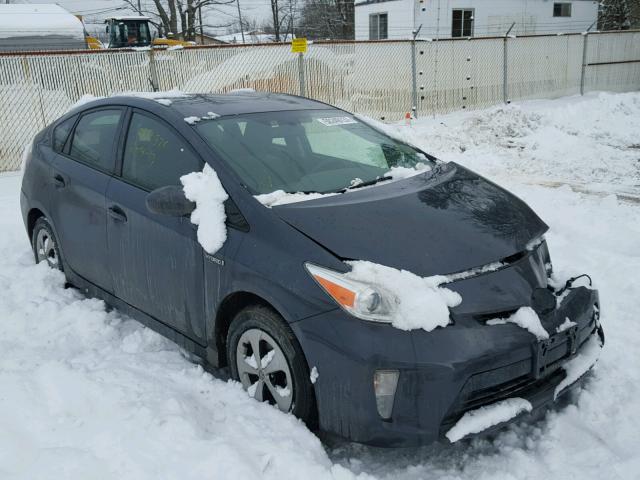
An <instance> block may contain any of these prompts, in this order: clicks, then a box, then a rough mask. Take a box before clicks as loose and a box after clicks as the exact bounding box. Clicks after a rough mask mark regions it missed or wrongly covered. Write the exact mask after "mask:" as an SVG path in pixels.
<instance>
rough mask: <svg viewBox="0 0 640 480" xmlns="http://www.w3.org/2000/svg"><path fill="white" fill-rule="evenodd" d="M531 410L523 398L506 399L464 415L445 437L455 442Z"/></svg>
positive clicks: (529, 404)
mask: <svg viewBox="0 0 640 480" xmlns="http://www.w3.org/2000/svg"><path fill="white" fill-rule="evenodd" d="M532 408H533V407H532V406H531V403H529V401H528V400H525V399H524V398H507V399H506V400H501V401H499V402H496V403H493V404H491V405H487V406H486V407H480V408H478V409H476V410H472V411H470V412H467V413H465V414H464V416H463V417H462V418H461V419H460V420H458V421H457V422H456V424H455V425H454V426H453V427H452V428H451V430H449V431H448V432H447V433H446V435H445V436H446V437H447V438H448V439H449V441H450V442H451V443H453V442H457V441H458V440H460V439H462V438H464V437H466V436H467V435H471V434H473V433H480V432H482V431H484V430H486V429H487V428H490V427H493V426H494V425H498V424H500V423H503V422H507V421H509V420H511V419H512V418H515V417H517V416H518V415H520V414H521V413H522V412H530V411H531V409H532Z"/></svg>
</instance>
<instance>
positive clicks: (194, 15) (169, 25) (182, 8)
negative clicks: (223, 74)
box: [125, 0, 236, 40]
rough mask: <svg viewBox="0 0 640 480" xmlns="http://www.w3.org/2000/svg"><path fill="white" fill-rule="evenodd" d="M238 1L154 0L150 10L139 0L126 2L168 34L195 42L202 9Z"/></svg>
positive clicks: (127, 0) (126, 0)
mask: <svg viewBox="0 0 640 480" xmlns="http://www.w3.org/2000/svg"><path fill="white" fill-rule="evenodd" d="M235 1H236V0H153V6H152V7H151V8H150V9H146V10H145V9H143V8H140V4H139V3H138V1H137V0H125V2H126V3H127V4H128V5H129V6H130V7H131V8H133V9H134V10H135V11H137V12H138V13H139V14H141V15H148V16H150V17H151V18H152V23H154V25H156V26H157V27H158V28H161V29H162V30H163V31H165V32H167V34H171V35H173V36H176V37H181V38H184V39H185V40H195V37H196V25H197V24H198V18H199V13H201V9H211V8H215V7H216V6H221V5H229V4H232V3H235Z"/></svg>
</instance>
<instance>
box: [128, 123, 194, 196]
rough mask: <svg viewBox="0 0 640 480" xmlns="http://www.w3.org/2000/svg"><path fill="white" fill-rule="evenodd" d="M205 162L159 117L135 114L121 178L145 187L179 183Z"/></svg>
mask: <svg viewBox="0 0 640 480" xmlns="http://www.w3.org/2000/svg"><path fill="white" fill-rule="evenodd" d="M202 166H203V163H202V161H201V160H200V158H199V157H198V156H197V155H196V154H195V153H193V151H192V150H191V148H189V147H188V146H187V143H186V142H185V141H184V139H183V138H182V137H180V136H179V135H178V134H177V133H176V132H175V131H174V130H173V129H172V128H171V127H169V126H168V125H166V124H165V123H164V122H163V121H161V120H160V119H155V118H152V117H150V116H147V115H142V114H139V113H134V114H133V115H132V117H131V123H130V124H129V131H128V133H127V143H126V146H125V150H124V159H123V164H122V178H123V179H125V180H127V181H128V182H130V183H133V184H134V185H137V186H139V187H141V188H144V189H145V190H154V189H156V188H160V187H164V186H167V185H179V184H180V177H181V176H183V175H186V174H187V173H191V172H195V171H200V170H202Z"/></svg>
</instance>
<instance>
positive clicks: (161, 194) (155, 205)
mask: <svg viewBox="0 0 640 480" xmlns="http://www.w3.org/2000/svg"><path fill="white" fill-rule="evenodd" d="M146 203H147V209H148V210H149V211H150V212H152V213H157V214H159V215H167V216H170V217H183V216H185V215H189V214H190V213H191V212H193V210H194V209H195V208H196V204H195V203H193V202H191V201H189V200H187V197H185V196H184V191H183V190H182V187H180V186H178V185H169V186H166V187H160V188H156V189H155V190H154V191H152V192H150V193H149V194H148V195H147V199H146Z"/></svg>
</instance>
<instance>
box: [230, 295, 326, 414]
mask: <svg viewBox="0 0 640 480" xmlns="http://www.w3.org/2000/svg"><path fill="white" fill-rule="evenodd" d="M227 358H228V361H229V367H230V370H231V376H232V377H233V378H234V379H235V380H237V381H239V382H240V383H242V386H243V387H244V389H245V390H247V392H248V393H249V395H250V396H251V397H253V398H255V399H256V400H258V401H259V402H265V401H266V402H269V403H270V404H271V405H276V406H277V407H278V408H279V409H280V410H281V411H283V412H291V413H293V414H294V415H295V416H297V417H298V418H300V419H302V420H303V421H304V422H305V423H307V425H312V424H313V423H314V418H315V417H314V415H315V395H314V392H313V386H312V385H311V381H310V379H309V367H308V366H307V362H306V360H305V358H304V355H303V353H302V349H301V348H300V345H299V344H298V341H297V339H296V338H295V336H294V335H293V332H292V331H291V329H290V328H289V326H288V325H287V324H286V322H285V321H284V319H283V318H282V317H280V315H278V314H277V313H275V312H274V311H273V310H271V309H269V308H267V307H264V306H261V305H255V306H250V307H247V308H245V309H244V310H242V311H241V312H240V313H238V314H237V315H236V317H235V318H234V319H233V321H232V323H231V326H230V328H229V334H228V335H227Z"/></svg>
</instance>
